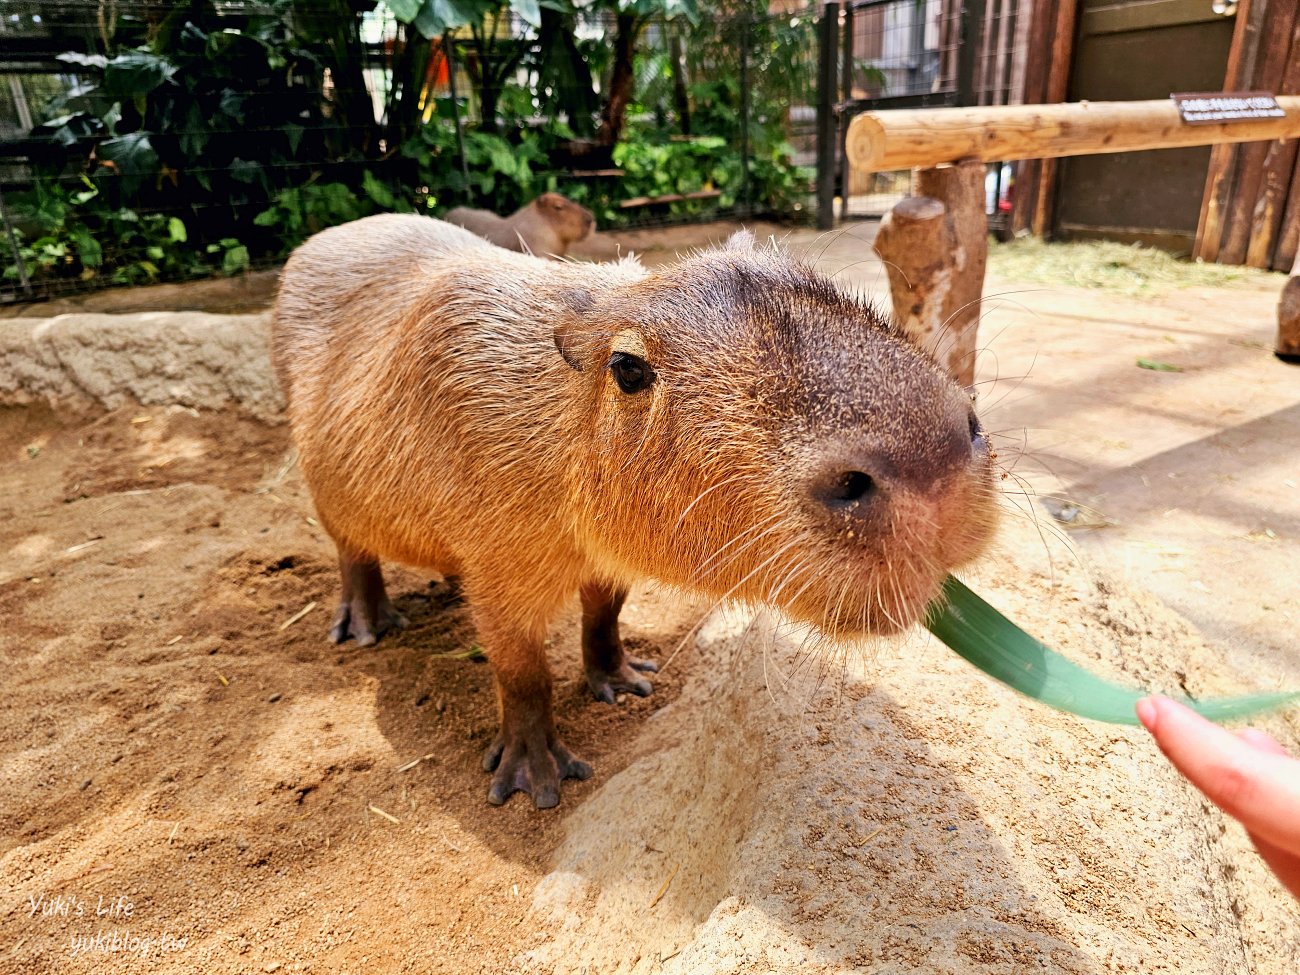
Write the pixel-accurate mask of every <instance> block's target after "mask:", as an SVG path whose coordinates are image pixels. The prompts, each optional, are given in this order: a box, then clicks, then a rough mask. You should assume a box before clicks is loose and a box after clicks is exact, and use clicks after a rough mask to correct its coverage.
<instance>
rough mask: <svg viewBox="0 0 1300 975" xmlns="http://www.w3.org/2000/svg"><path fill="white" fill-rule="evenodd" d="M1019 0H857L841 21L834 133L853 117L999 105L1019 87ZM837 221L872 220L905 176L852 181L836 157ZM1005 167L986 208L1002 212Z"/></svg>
mask: <svg viewBox="0 0 1300 975" xmlns="http://www.w3.org/2000/svg"><path fill="white" fill-rule="evenodd" d="M1021 6H1022V0H857V2H850V3H846V4H845V5H844V11H843V14H842V23H841V30H842V36H841V45H842V53H841V70H840V78H841V102H840V116H841V136H842V135H843V133H845V132H847V129H848V123H849V122H850V121H851V120H852V117H853V116H854V115H856V114H859V113H861V112H865V111H876V110H882V109H890V108H919V107H947V106H958V105H1003V104H1009V103H1012V102H1015V101H1017V100H1018V96H1017V93H1018V92H1020V91H1021V90H1023V84H1024V51H1025V43H1026V37H1025V34H1026V29H1027V27H1028V23H1027V17H1025V16H1023V15H1022V12H1021ZM840 143H841V160H840V166H841V173H842V177H841V184H842V187H843V190H842V195H841V214H842V215H844V216H848V215H854V216H879V215H881V214H883V213H885V212H886V211H887V210H888V209H889V208H890V207H892V206H893V205H894V204H895V203H897V202H898V201H899V200H900V199H902V197H903V196H905V195H906V194H907V192H908V185H909V177H908V174H907V173H873V174H855V173H853V172H852V171H850V170H849V167H848V165H847V161H845V160H844V159H843V157H842V146H843V138H841V140H840ZM1012 178H1013V167H1012V166H1008V165H1005V164H1004V165H999V166H994V167H991V168H990V170H989V180H988V190H987V195H988V201H987V204H988V208H989V213H990V215H991V216H992V217H994V218H995V219H994V223H995V230H996V229H997V222H998V221H999V220H1001V219H1002V218H1003V216H1004V215H1005V213H1006V212H1007V211H1008V210H1009V208H1010V193H1011V186H1012Z"/></svg>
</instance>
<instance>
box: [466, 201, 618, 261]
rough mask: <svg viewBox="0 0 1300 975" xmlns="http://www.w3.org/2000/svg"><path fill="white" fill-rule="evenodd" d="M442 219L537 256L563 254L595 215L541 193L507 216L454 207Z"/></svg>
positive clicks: (591, 224)
mask: <svg viewBox="0 0 1300 975" xmlns="http://www.w3.org/2000/svg"><path fill="white" fill-rule="evenodd" d="M444 219H445V220H446V221H447V222H448V223H454V224H456V225H457V226H458V227H464V228H465V229H466V230H468V231H471V232H472V233H475V234H478V235H479V236H480V237H482V238H483V239H484V240H490V241H491V242H492V243H494V244H496V245H497V246H498V247H504V248H505V249H506V250H510V251H527V252H528V253H530V254H536V255H537V256H538V257H564V256H565V255H566V254H567V253H568V252H569V247H570V245H572V244H576V243H577V242H578V241H580V240H586V239H587V237H588V236H589V235H590V234H591V231H592V228H594V227H595V226H596V218H595V217H593V216H592V215H591V211H590V210H588V209H587V208H586V207H583V206H579V205H578V204H576V203H574V202H573V201H572V200H570V199H569V198H568V197H565V196H561V195H560V194H559V193H543V194H542V195H541V196H539V197H538V198H537V199H535V200H533V202H532V203H529V204H528V205H527V206H524V207H520V208H519V209H518V210H516V211H515V212H514V213H512V214H511V215H510V216H508V217H499V216H497V215H496V214H495V213H491V212H490V211H488V210H474V209H471V208H470V207H456V208H455V209H453V210H448V211H447V214H446V216H445V217H444Z"/></svg>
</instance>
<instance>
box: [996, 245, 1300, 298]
mask: <svg viewBox="0 0 1300 975" xmlns="http://www.w3.org/2000/svg"><path fill="white" fill-rule="evenodd" d="M989 273H991V274H994V275H996V276H998V277H1001V278H1008V279H1011V280H1013V281H1029V282H1037V283H1041V284H1054V285H1073V286H1075V287H1080V288H1095V289H1097V290H1099V291H1109V292H1111V293H1113V294H1122V295H1155V294H1164V293H1167V292H1170V291H1175V290H1178V289H1180V288H1193V287H1203V288H1222V287H1227V286H1232V285H1237V284H1253V285H1258V284H1260V283H1261V282H1263V281H1266V280H1268V278H1269V277H1271V276H1273V272H1271V271H1259V270H1256V269H1255V268H1249V267H1237V266H1231V265H1226V264H1206V263H1204V262H1201V261H1190V260H1186V259H1184V258H1179V257H1175V256H1174V255H1172V254H1169V253H1167V252H1165V251H1161V250H1156V249H1155V248H1152V247H1143V246H1142V245H1140V244H1118V243H1115V242H1113V241H1072V242H1070V243H1050V244H1049V243H1045V242H1044V241H1041V240H1039V239H1038V238H1036V237H1023V238H1020V239H1019V240H1013V241H1011V242H1010V243H1007V244H998V243H990V246H989ZM1279 281H1280V278H1279Z"/></svg>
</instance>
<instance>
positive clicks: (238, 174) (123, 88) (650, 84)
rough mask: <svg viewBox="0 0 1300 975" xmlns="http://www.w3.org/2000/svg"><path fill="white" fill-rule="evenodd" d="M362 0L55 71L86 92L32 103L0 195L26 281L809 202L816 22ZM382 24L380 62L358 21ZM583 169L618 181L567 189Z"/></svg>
mask: <svg viewBox="0 0 1300 975" xmlns="http://www.w3.org/2000/svg"><path fill="white" fill-rule="evenodd" d="M376 2H377V0H311V3H310V6H308V0H270V2H269V3H260V4H258V5H257V6H256V7H251V6H250V7H248V8H241V7H239V6H237V5H236V6H232V5H231V4H228V3H219V2H218V0H186V2H183V3H172V4H163V5H153V6H150V7H147V8H136V10H137V12H136V13H134V14H122V15H120V16H118V17H117V19H116V21H114V22H113V23H112V24H111V25H109V26H110V27H111V29H108V30H105V31H104V32H102V43H101V45H100V50H97V51H95V52H92V53H82V54H67V55H64V56H63V57H64V60H66V62H67V63H68V65H69V69H70V70H71V71H75V72H76V73H77V74H78V75H79V76H80V77H82V78H83V81H82V83H81V84H79V85H78V86H76V87H74V88H73V89H71V90H70V91H68V92H67V93H66V94H64V95H62V96H60V97H59V98H56V99H55V100H53V101H52V102H51V103H50V104H48V105H47V106H45V110H44V113H43V116H42V117H43V118H44V119H45V121H43V122H42V123H41V124H40V125H39V126H38V128H37V130H36V131H35V132H34V133H33V135H34V136H35V137H36V138H37V140H39V141H38V142H37V143H36V144H37V145H38V146H39V147H40V148H39V151H37V152H36V153H35V154H34V155H33V157H32V160H31V164H32V168H33V176H34V179H33V185H32V188H31V189H30V190H29V191H27V192H24V193H21V194H17V195H9V196H8V199H7V200H6V203H7V205H8V207H9V209H10V211H11V213H13V214H14V216H15V221H14V222H15V225H16V226H15V236H16V238H17V239H18V241H19V246H20V252H21V255H22V271H23V272H25V273H26V275H27V276H28V277H29V278H32V279H35V280H36V281H37V282H38V283H42V282H43V283H45V284H47V285H48V284H52V283H53V284H57V282H59V281H77V280H80V281H103V282H105V283H144V282H151V281H159V280H177V279H183V278H187V277H194V276H197V275H202V274H208V273H224V274H233V273H238V272H240V271H242V270H244V269H246V268H248V267H249V266H251V265H253V264H256V263H259V262H264V261H271V260H276V259H279V258H281V257H282V256H283V255H284V254H285V253H287V251H288V250H289V249H291V248H292V247H293V246H296V244H298V243H299V242H301V241H302V240H303V239H305V238H306V237H307V236H309V235H310V234H312V233H314V232H316V231H318V230H320V229H323V228H324V227H327V226H331V225H333V224H337V223H342V222H345V221H348V220H354V219H357V218H359V217H361V216H365V215H367V214H370V213H374V212H379V211H387V210H414V211H418V212H424V213H433V214H437V213H440V212H442V211H443V210H444V209H445V208H447V207H450V206H455V205H460V204H464V203H469V204H472V205H481V206H488V207H490V208H492V209H495V210H497V211H499V212H507V211H509V210H512V209H514V208H516V207H518V206H520V205H522V204H523V203H525V202H527V201H528V200H529V199H531V198H532V197H534V196H536V195H537V194H539V193H541V192H545V191H547V190H559V191H560V192H563V193H565V194H566V195H568V196H570V197H572V198H574V199H577V200H579V201H580V202H583V203H586V204H587V205H589V206H591V207H592V209H593V210H594V211H595V212H596V214H597V217H598V220H599V221H600V223H601V225H602V226H612V225H617V224H619V223H623V222H627V220H628V219H629V215H628V212H627V211H625V210H623V209H622V208H620V207H619V206H618V203H619V201H620V200H624V199H628V198H630V197H662V196H666V195H676V196H684V195H686V194H689V193H696V192H697V191H702V190H703V191H708V193H707V194H704V195H707V196H708V197H709V201H708V202H707V203H705V202H699V201H685V200H683V201H678V202H675V203H673V204H672V205H671V207H667V206H666V207H660V208H657V209H656V210H655V213H656V214H657V215H658V216H664V215H668V216H674V217H676V218H689V217H691V216H694V215H698V214H701V213H703V212H704V211H705V210H706V208H714V209H716V208H723V209H730V208H733V207H736V206H739V205H742V204H745V205H748V206H749V207H750V208H752V209H757V210H764V211H773V212H789V211H790V210H791V209H792V208H795V207H797V206H798V205H799V203H800V202H801V200H802V199H803V197H804V196H805V195H806V192H807V184H808V179H809V174H808V173H807V172H805V171H802V170H799V169H797V168H796V167H795V166H794V165H793V163H792V162H791V150H790V147H789V145H788V144H787V142H786V128H787V111H786V110H787V107H788V105H789V104H790V103H791V101H790V99H791V90H790V86H791V85H795V86H797V85H801V84H806V85H807V87H804V88H803V89H802V96H801V97H803V99H804V100H805V101H806V100H807V95H808V93H809V92H810V91H811V78H810V77H803V76H801V75H800V72H801V71H803V70H804V67H803V66H804V65H805V64H806V63H807V61H808V56H809V53H810V52H811V49H812V24H811V22H804V21H800V20H799V19H798V18H785V19H772V18H768V17H766V16H765V15H762V9H763V8H762V7H761V5H759V4H752V3H742V4H740V5H734V8H733V9H727V10H725V11H722V12H721V16H718V15H717V14H718V12H717V11H712V12H711V17H714V19H710V20H703V19H702V18H701V14H700V11H699V9H698V7H697V5H696V3H695V2H694V0H588V2H585V3H580V2H576V0H541V2H539V0H510V2H504V0H378V2H379V4H380V5H379V6H377V7H376V6H375V4H376ZM385 17H387V18H388V23H389V25H390V30H389V32H388V35H387V36H389V37H390V40H389V41H388V42H386V43H385V44H384V45H383V47H382V51H377V50H376V47H375V43H374V41H373V39H372V40H371V41H370V42H364V41H363V32H364V26H365V24H366V23H369V24H371V25H373V24H376V23H379V24H382V22H383V18H385ZM366 18H368V20H367V19H366ZM394 28H395V33H396V36H395V37H393V36H392V35H393V29H394ZM742 48H743V49H744V50H745V51H746V57H747V59H748V60H747V61H746V63H745V65H739V64H737V61H736V52H737V51H738V50H740V49H742ZM448 54H454V58H455V61H456V65H457V68H458V69H459V70H457V71H456V72H455V73H457V74H460V73H461V72H463V74H461V81H462V87H467V88H468V89H469V90H457V91H456V97H454V98H453V97H452V94H451V91H450V90H449V86H448V81H454V77H452V78H449V67H451V65H449V62H448V57H447V56H448ZM377 64H378V66H379V70H376V65H377ZM745 71H747V72H748V74H747V79H748V80H749V81H750V84H749V85H748V91H749V97H748V100H747V101H746V100H745V99H742V98H741V83H742V82H741V77H740V75H741V74H742V73H744V72H745ZM465 77H468V79H469V80H470V82H471V84H470V85H468V86H465V85H464V84H463V81H464V79H465ZM772 79H781V83H782V84H784V85H785V87H784V88H779V87H777V86H774V85H773V83H772ZM375 92H378V94H377V95H376V94H374V93H375ZM745 107H747V108H748V111H747V112H745V111H742V108H745ZM742 150H743V151H742ZM746 159H747V160H748V166H746ZM592 170H600V171H604V172H606V173H608V172H610V171H616V172H618V173H619V175H617V176H615V177H612V178H611V177H608V176H606V177H601V178H587V177H583V176H576V177H575V175H574V174H575V172H584V171H592ZM19 274H20V269H19V267H18V265H17V263H16V262H15V263H13V264H10V266H8V267H7V268H6V269H5V271H4V275H5V277H6V278H7V279H9V281H8V283H7V286H8V287H12V284H13V281H14V279H16V278H17V277H18V276H19Z"/></svg>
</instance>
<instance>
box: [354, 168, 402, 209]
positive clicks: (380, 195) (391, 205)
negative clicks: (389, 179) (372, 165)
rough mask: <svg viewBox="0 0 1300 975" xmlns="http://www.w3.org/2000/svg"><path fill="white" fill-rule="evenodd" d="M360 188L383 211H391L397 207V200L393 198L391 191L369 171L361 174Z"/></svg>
mask: <svg viewBox="0 0 1300 975" xmlns="http://www.w3.org/2000/svg"><path fill="white" fill-rule="evenodd" d="M361 187H362V189H364V190H365V191H366V196H368V197H370V199H372V200H374V201H375V204H376V205H377V206H380V207H382V208H383V209H385V210H393V209H395V208H396V207H397V198H396V197H395V196H393V191H392V189H390V188H389V186H388V184H386V183H384V182H383V181H382V180H380V179H379V178H378V177H376V176H375V174H374V173H372V172H370V170H366V172H365V173H364V174H362V176H361Z"/></svg>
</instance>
